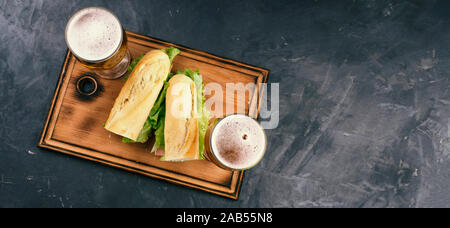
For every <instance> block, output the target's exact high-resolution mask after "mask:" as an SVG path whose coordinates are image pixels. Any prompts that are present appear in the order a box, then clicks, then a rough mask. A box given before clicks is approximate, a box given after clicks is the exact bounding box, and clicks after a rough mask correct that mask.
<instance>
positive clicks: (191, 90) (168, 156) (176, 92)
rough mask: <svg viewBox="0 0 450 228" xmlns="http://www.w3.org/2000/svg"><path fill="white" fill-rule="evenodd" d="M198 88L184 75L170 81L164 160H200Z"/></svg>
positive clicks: (178, 75) (167, 95) (176, 76)
mask: <svg viewBox="0 0 450 228" xmlns="http://www.w3.org/2000/svg"><path fill="white" fill-rule="evenodd" d="M197 92H198V91H197V88H196V87H195V83H194V81H193V80H192V79H191V78H189V77H187V76H186V75H184V74H177V75H175V76H173V77H172V78H171V79H170V80H169V87H168V88H167V93H166V118H165V123H164V148H165V149H164V150H165V154H164V160H165V161H186V160H195V159H199V138H198V137H199V129H198V108H197Z"/></svg>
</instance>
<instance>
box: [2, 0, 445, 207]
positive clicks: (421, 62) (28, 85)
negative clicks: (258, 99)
mask: <svg viewBox="0 0 450 228" xmlns="http://www.w3.org/2000/svg"><path fill="white" fill-rule="evenodd" d="M90 5H101V6H105V7H107V8H108V9H110V10H112V11H113V12H114V13H115V14H117V15H118V17H119V18H120V20H121V22H122V24H123V25H124V27H125V28H126V29H128V30H131V31H135V32H138V33H141V34H146V35H150V36H154V37H158V38H161V39H163V40H168V41H172V42H175V43H179V44H183V45H186V46H188V47H192V48H195V49H199V50H203V51H207V52H211V53H214V54H217V55H219V56H224V57H228V58H232V59H236V60H239V61H243V62H246V63H250V64H253V65H257V66H261V67H265V68H268V69H270V70H271V75H270V78H269V82H279V83H280V110H281V111H280V124H279V126H278V128H276V129H274V130H270V131H267V134H268V139H269V147H268V151H267V154H266V156H265V158H264V160H263V161H262V163H260V164H259V165H258V166H257V167H255V168H253V169H251V170H250V171H248V172H246V176H245V178H244V183H243V185H242V190H241V195H240V198H239V200H238V201H233V200H229V199H225V198H222V197H218V196H215V195H211V194H208V193H204V192H200V191H197V190H191V189H187V188H184V187H180V186H177V185H173V184H170V183H166V182H162V181H159V180H154V179H151V178H147V177H144V176H141V175H135V174H132V173H128V172H126V171H122V170H119V169H115V168H110V167H107V166H103V165H99V164H96V163H93V162H89V161H85V160H82V159H78V158H74V157H71V156H66V155H63V154H60V153H57V152H53V151H48V150H42V149H39V148H37V147H36V144H37V142H38V138H39V135H40V133H41V129H42V126H43V124H44V120H45V117H46V114H47V111H48V108H49V105H50V101H51V97H52V95H53V92H54V88H55V85H56V80H57V76H58V74H59V71H60V67H61V64H62V62H63V58H64V54H65V51H66V45H65V42H64V27H65V24H66V22H67V19H68V17H69V16H70V15H71V14H72V13H74V12H75V11H76V10H78V9H80V8H82V7H85V6H90ZM449 10H450V2H449V1H434V0H431V1H425V0H423V1H420V0H410V1H394V0H392V1H388V0H384V1H381V0H380V1H378V0H377V1H375V0H361V1H360V0H353V1H322V0H316V1H243V2H241V1H181V0H180V1H64V2H63V1H42V0H35V1H9V0H8V1H7V0H0V31H1V33H0V77H1V78H0V125H1V127H0V129H1V130H0V131H1V139H2V143H1V144H0V175H1V176H0V177H1V178H0V207H450V129H449V124H450V116H449V114H450V91H449V88H450V78H449V75H448V74H449V71H450V23H449V22H450V14H449V13H448V12H449Z"/></svg>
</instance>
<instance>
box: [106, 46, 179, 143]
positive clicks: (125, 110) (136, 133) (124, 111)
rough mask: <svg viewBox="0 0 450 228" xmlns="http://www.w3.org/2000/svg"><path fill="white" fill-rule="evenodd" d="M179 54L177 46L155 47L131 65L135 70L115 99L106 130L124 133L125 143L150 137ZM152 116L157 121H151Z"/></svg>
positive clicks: (144, 140) (119, 133)
mask: <svg viewBox="0 0 450 228" xmlns="http://www.w3.org/2000/svg"><path fill="white" fill-rule="evenodd" d="M178 53H179V50H178V49H176V48H168V49H163V50H153V51H150V52H148V53H147V54H145V55H144V56H141V58H139V59H137V60H134V61H133V62H132V63H131V64H130V67H129V70H132V72H131V74H130V76H129V77H128V78H127V79H126V82H125V84H124V86H123V87H122V89H121V91H120V93H119V95H118V96H117V98H116V100H115V102H114V105H113V108H112V110H111V112H110V114H109V117H108V120H107V121H106V123H105V129H106V130H108V131H111V132H113V133H115V134H118V135H121V136H123V137H124V138H123V141H124V142H141V143H144V142H146V141H147V140H148V138H149V135H150V133H151V129H152V128H153V124H154V125H156V123H155V122H156V120H157V119H158V117H159V115H156V117H155V114H154V112H155V111H154V110H157V109H160V107H159V106H160V105H161V103H162V102H161V100H162V99H164V97H163V98H160V96H161V90H162V88H163V87H164V84H165V83H166V79H167V77H168V76H169V73H170V69H171V62H172V60H173V58H174V57H175V56H176V55H177V54H178ZM151 114H153V116H151ZM157 114H159V113H157ZM150 118H153V120H155V118H156V120H155V121H150V120H149V119H150Z"/></svg>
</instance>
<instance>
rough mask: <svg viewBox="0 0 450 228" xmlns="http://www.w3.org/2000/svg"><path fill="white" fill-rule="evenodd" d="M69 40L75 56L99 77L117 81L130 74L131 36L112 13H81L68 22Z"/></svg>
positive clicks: (89, 10) (91, 10) (93, 10)
mask: <svg viewBox="0 0 450 228" xmlns="http://www.w3.org/2000/svg"><path fill="white" fill-rule="evenodd" d="M65 39H66V43H67V46H68V47H69V49H70V51H71V52H72V54H73V55H75V57H76V58H77V59H78V60H79V61H80V62H81V63H82V64H83V65H84V66H86V67H88V68H90V69H92V70H93V71H95V73H96V74H97V75H98V76H100V77H102V78H105V79H116V78H119V77H121V76H122V75H124V74H125V73H126V72H127V68H128V65H129V64H130V59H131V57H130V53H129V51H128V49H127V36H126V33H125V31H124V30H123V28H122V25H121V24H120V22H119V19H118V18H117V17H116V16H115V15H114V14H113V13H111V12H110V11H109V10H107V9H105V8H102V7H88V8H84V9H81V10H79V11H78V12H76V13H75V14H74V15H73V16H72V17H71V18H70V19H69V21H68V23H67V26H66V31H65Z"/></svg>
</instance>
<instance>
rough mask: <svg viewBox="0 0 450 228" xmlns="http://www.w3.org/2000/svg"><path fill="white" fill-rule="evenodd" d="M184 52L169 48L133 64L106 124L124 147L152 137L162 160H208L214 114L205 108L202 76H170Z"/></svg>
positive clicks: (185, 73) (187, 73)
mask: <svg viewBox="0 0 450 228" xmlns="http://www.w3.org/2000/svg"><path fill="white" fill-rule="evenodd" d="M179 53H180V51H179V50H178V49H176V48H173V47H170V48H167V49H162V50H153V51H150V52H148V53H147V54H145V55H142V56H140V57H139V58H137V59H134V60H133V61H132V62H131V64H130V66H129V67H128V70H129V71H130V72H131V74H130V76H129V77H125V80H126V81H125V84H124V86H123V87H122V89H121V91H120V93H119V95H118V97H117V98H116V100H115V102H114V106H113V108H112V110H111V113H110V115H109V117H108V120H107V121H106V123H105V124H104V127H105V129H106V130H108V131H111V132H113V133H116V134H118V135H121V136H122V142H123V143H145V142H147V141H148V140H149V138H150V137H151V136H152V133H153V134H154V139H155V140H154V144H153V148H152V150H151V152H152V153H154V154H155V155H156V156H160V157H161V158H160V160H161V161H187V160H196V159H204V156H203V151H204V145H205V144H204V141H205V134H206V130H207V128H208V123H209V119H210V112H209V110H207V109H206V108H205V100H206V99H205V94H204V83H203V79H202V76H201V75H200V71H199V70H197V71H193V70H191V69H185V70H184V71H178V72H177V74H176V75H175V74H172V73H170V69H171V66H172V61H173V59H174V58H175V56H177V55H178V54H179Z"/></svg>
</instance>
